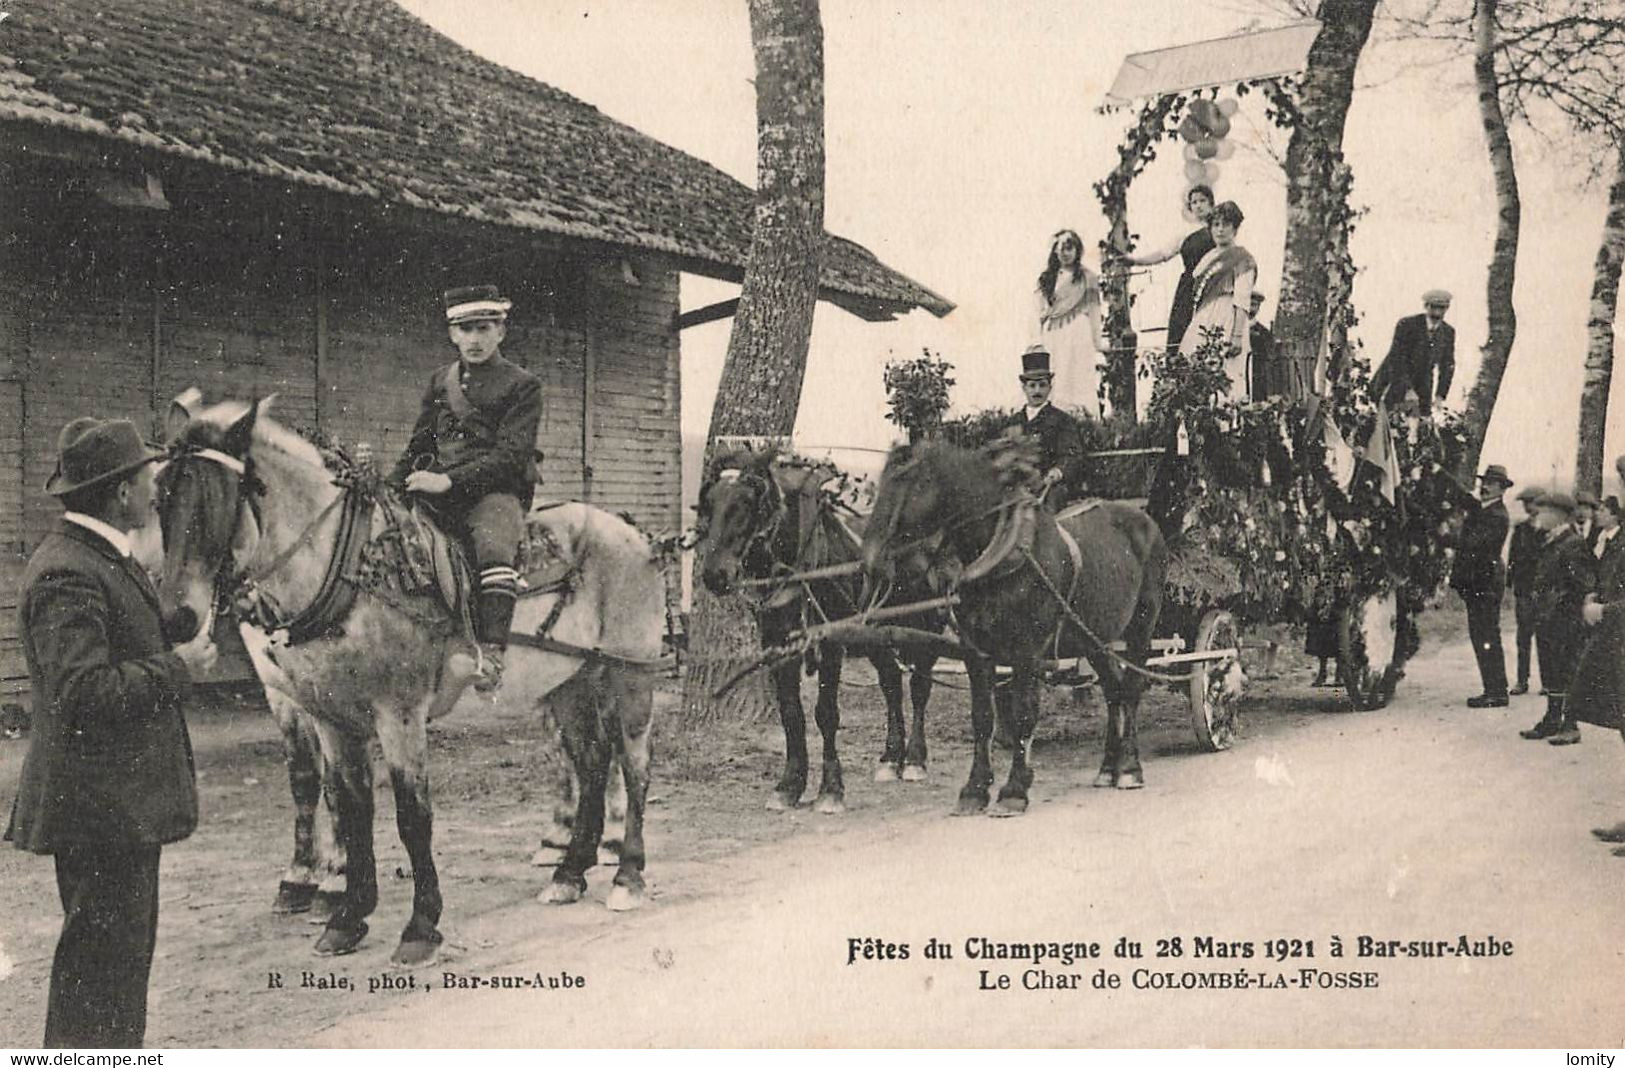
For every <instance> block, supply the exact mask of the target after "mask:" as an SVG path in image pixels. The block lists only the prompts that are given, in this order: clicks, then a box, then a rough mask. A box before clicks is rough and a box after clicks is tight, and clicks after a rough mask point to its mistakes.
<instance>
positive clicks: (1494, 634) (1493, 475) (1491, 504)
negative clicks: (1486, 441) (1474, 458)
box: [1450, 464, 1512, 708]
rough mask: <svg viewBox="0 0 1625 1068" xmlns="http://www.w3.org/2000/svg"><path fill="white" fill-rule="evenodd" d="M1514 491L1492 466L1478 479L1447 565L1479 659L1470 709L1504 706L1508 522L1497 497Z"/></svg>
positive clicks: (1497, 467)
mask: <svg viewBox="0 0 1625 1068" xmlns="http://www.w3.org/2000/svg"><path fill="white" fill-rule="evenodd" d="M1510 488H1512V480H1511V479H1510V478H1508V477H1507V469H1506V468H1505V467H1502V466H1501V465H1500V464H1490V465H1489V466H1488V467H1486V468H1485V469H1484V473H1483V474H1482V475H1479V476H1478V503H1477V506H1476V507H1475V508H1474V509H1473V510H1472V511H1470V512H1468V513H1467V519H1466V521H1465V522H1463V523H1462V526H1461V541H1460V544H1459V545H1458V546H1457V548H1456V559H1455V563H1453V564H1452V565H1451V567H1450V586H1451V588H1452V589H1454V590H1455V591H1456V592H1457V593H1459V594H1461V599H1462V600H1463V601H1465V602H1466V604H1467V636H1468V638H1469V639H1471V641H1472V643H1473V655H1474V656H1475V657H1477V658H1478V679H1479V682H1480V683H1481V684H1482V686H1483V690H1482V692H1481V693H1480V694H1479V695H1478V696H1477V697H1469V698H1468V699H1467V707H1469V708H1505V707H1506V704H1507V663H1506V653H1505V652H1504V651H1503V650H1502V648H1501V594H1502V593H1503V592H1504V591H1505V588H1506V581H1505V576H1504V575H1503V573H1502V570H1501V547H1502V546H1503V545H1505V544H1506V540H1507V527H1508V526H1509V525H1510V523H1511V520H1510V518H1509V517H1508V516H1507V509H1506V505H1504V504H1502V503H1501V497H1502V496H1503V495H1504V494H1505V493H1506V491H1507V490H1508V489H1510Z"/></svg>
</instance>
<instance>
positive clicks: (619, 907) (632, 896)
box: [604, 883, 643, 912]
mask: <svg viewBox="0 0 1625 1068" xmlns="http://www.w3.org/2000/svg"><path fill="white" fill-rule="evenodd" d="M604 904H605V905H606V906H608V907H609V911H611V912H631V911H632V910H633V909H641V908H642V907H643V891H642V890H634V889H632V888H631V887H629V886H621V885H620V884H619V883H617V884H616V885H614V886H612V887H610V888H609V897H608V898H606V899H605V900H604Z"/></svg>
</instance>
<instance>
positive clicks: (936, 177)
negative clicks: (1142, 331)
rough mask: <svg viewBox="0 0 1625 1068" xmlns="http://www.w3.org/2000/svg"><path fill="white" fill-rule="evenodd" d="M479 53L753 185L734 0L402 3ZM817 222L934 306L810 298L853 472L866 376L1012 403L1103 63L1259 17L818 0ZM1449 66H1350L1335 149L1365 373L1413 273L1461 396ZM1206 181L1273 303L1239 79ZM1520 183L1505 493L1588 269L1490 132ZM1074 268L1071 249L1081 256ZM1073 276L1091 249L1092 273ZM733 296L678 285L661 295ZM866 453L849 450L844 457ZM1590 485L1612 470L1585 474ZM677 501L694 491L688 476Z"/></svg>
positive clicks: (1276, 215)
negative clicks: (1224, 141) (1229, 123)
mask: <svg viewBox="0 0 1625 1068" xmlns="http://www.w3.org/2000/svg"><path fill="white" fill-rule="evenodd" d="M403 2H404V6H405V7H407V9H408V10H410V11H412V12H414V13H415V14H417V15H418V16H420V17H421V18H423V19H424V20H425V21H427V22H428V23H429V24H430V25H432V26H434V27H435V28H436V29H438V30H440V31H441V32H443V33H445V34H447V35H448V36H450V37H451V38H453V39H454V40H456V41H458V42H459V43H460V44H462V45H464V46H465V47H468V48H470V49H472V50H473V51H475V52H478V53H479V54H481V55H483V56H486V57H488V58H490V59H493V60H495V61H497V62H499V63H502V64H505V65H506V66H509V67H512V68H514V69H515V70H518V71H521V72H523V73H525V74H528V75H530V76H532V77H535V78H537V79H539V80H541V81H545V82H547V83H549V84H551V85H554V86H556V87H558V88H560V89H563V90H565V91H567V92H569V93H571V94H573V95H575V96H577V97H579V98H581V99H582V100H584V101H586V102H588V103H590V104H593V105H594V106H596V107H597V108H598V109H599V110H601V111H603V112H604V113H606V114H608V115H610V116H611V117H613V118H615V119H618V120H620V121H623V122H626V123H628V124H630V125H632V126H634V127H637V128H638V129H640V130H642V131H643V132H645V133H647V134H649V135H651V136H653V137H656V138H658V139H660V140H662V141H665V142H666V143H668V144H671V145H673V146H676V147H677V148H680V149H682V150H684V151H686V152H688V153H690V154H692V155H695V156H698V157H700V158H702V159H705V160H707V161H709V162H710V163H712V164H714V165H716V166H718V167H720V168H721V169H722V170H724V171H726V172H728V173H729V174H731V175H733V176H735V177H737V178H739V179H740V180H741V181H744V182H746V183H747V184H752V185H754V179H755V167H756V126H755V95H754V92H755V91H754V87H753V85H752V77H753V75H754V64H753V58H752V53H751V43H750V27H749V20H748V16H747V9H746V5H745V2H744V0H658V2H657V0H613V2H596V0H595V2H585V0H574V2H566V0H403ZM822 16H823V25H824V38H825V70H826V75H825V77H826V84H825V93H826V101H825V124H826V156H827V170H828V173H827V181H826V207H825V221H826V226H827V228H828V229H829V230H831V231H832V232H834V233H838V234H841V235H842V236H845V237H848V238H851V239H852V240H855V241H857V242H859V243H861V244H863V245H865V246H867V247H868V248H870V249H871V250H873V251H874V252H875V253H876V254H877V255H878V256H879V257H880V258H881V259H882V260H883V261H884V262H886V263H887V264H888V265H890V266H891V267H893V268H895V269H896V270H899V271H901V272H903V273H904V274H906V275H908V276H910V277H912V278H914V279H916V280H918V281H920V282H922V283H924V284H925V285H927V286H929V287H930V288H931V289H933V290H935V291H936V292H938V293H940V294H942V295H943V296H945V297H947V298H948V299H949V300H951V301H953V302H955V303H956V304H957V305H958V307H957V309H956V310H955V311H954V312H953V313H951V314H950V315H948V316H947V317H946V318H944V319H941V320H938V319H935V318H934V317H932V316H930V315H929V314H927V313H925V312H914V313H911V314H909V315H907V316H904V317H903V318H901V319H899V320H898V321H896V322H893V323H886V324H872V323H866V322H863V321H861V320H859V319H857V318H855V317H853V316H850V315H848V314H847V313H845V312H843V311H841V310H840V309H838V308H835V307H833V306H831V305H820V306H819V310H818V313H817V316H816V318H815V321H814V329H813V339H812V346H811V355H810V358H809V363H808V370H807V378H806V386H805V390H804V392H803V396H802V405H801V412H800V415H799V417H798V420H797V425H796V442H797V445H798V446H799V447H803V448H805V449H807V450H809V451H817V450H819V449H821V448H823V447H827V446H835V445H839V446H843V449H842V451H841V452H840V453H837V454H836V455H837V456H838V457H839V458H840V459H842V460H843V462H845V463H846V464H847V465H848V466H851V467H856V468H859V469H864V468H870V467H873V466H875V465H877V464H878V462H879V460H880V459H881V458H882V451H883V450H884V449H885V447H886V446H887V445H888V444H889V443H890V442H891V441H892V440H894V438H895V437H896V435H897V430H896V428H895V427H893V426H892V425H891V424H890V423H888V422H886V421H885V393H884V389H883V387H882V385H881V374H882V368H883V366H884V364H885V362H886V361H887V360H888V359H894V358H908V357H912V356H915V355H918V354H919V353H920V351H921V350H922V349H925V348H929V349H930V350H931V351H933V352H936V353H938V354H940V355H941V356H943V357H944V358H946V359H947V360H948V361H950V362H951V363H952V364H953V365H954V371H953V377H954V378H955V380H956V382H957V385H956V386H955V388H954V392H953V401H954V407H955V409H956V410H957V411H969V410H974V409H977V408H981V407H985V406H988V405H994V404H997V405H1002V406H1006V407H1012V406H1014V405H1015V404H1017V403H1018V402H1019V399H1020V394H1019V390H1018V388H1017V384H1016V373H1017V371H1018V369H1019V354H1020V353H1021V351H1022V349H1023V348H1024V347H1025V346H1026V345H1027V343H1028V342H1029V341H1030V340H1032V336H1033V328H1032V325H1031V323H1030V321H1029V318H1030V315H1031V309H1032V291H1033V287H1034V284H1035V280H1036V276H1037V274H1038V272H1039V271H1040V270H1041V269H1042V268H1043V265H1044V257H1045V255H1046V253H1047V249H1048V242H1049V237H1050V235H1051V234H1052V233H1054V232H1055V231H1056V230H1057V229H1060V228H1062V227H1070V228H1072V229H1076V230H1078V231H1080V232H1081V233H1082V235H1083V237H1084V242H1085V245H1086V246H1087V247H1089V248H1091V249H1092V248H1093V247H1094V244H1095V242H1097V241H1098V240H1099V239H1100V237H1101V236H1102V235H1103V232H1104V228H1105V222H1104V219H1103V217H1102V215H1101V212H1100V208H1099V205H1098V203H1097V201H1096V200H1095V198H1094V194H1093V192H1092V190H1091V186H1092V184H1093V183H1094V182H1095V181H1097V180H1098V179H1100V178H1101V177H1103V176H1104V175H1105V174H1106V172H1107V170H1108V169H1109V167H1110V166H1111V164H1112V163H1113V162H1114V161H1115V158H1116V147H1117V145H1118V143H1119V141H1120V140H1121V138H1122V135H1123V133H1124V131H1125V130H1126V128H1127V126H1128V124H1129V121H1130V117H1131V116H1130V113H1128V112H1118V113H1115V114H1109V115H1101V114H1098V113H1097V107H1098V106H1099V105H1100V104H1101V103H1102V102H1103V97H1104V93H1105V90H1106V88H1107V87H1108V86H1109V85H1110V83H1111V80H1112V78H1113V76H1114V75H1115V73H1116V71H1117V69H1118V67H1119V65H1120V64H1121V62H1122V60H1123V57H1124V56H1125V55H1126V54H1127V53H1130V52H1136V51H1143V50H1148V49H1154V48H1162V47H1166V46H1169V45H1173V44H1182V43H1187V42H1191V41H1196V40H1202V39H1205V38H1210V37H1216V36H1221V35H1225V34H1229V33H1234V32H1236V31H1238V30H1243V29H1247V28H1265V27H1269V26H1275V25H1281V24H1284V23H1285V22H1286V21H1288V20H1287V19H1285V18H1283V17H1281V16H1277V15H1270V14H1267V13H1264V12H1262V11H1260V10H1257V9H1254V8H1251V7H1249V0H1219V2H1215V3H1208V4H1197V3H1191V2H1189V0H1133V2H1119V0H1110V2H1087V0H1077V2H1072V3H1065V4H1061V3H1055V2H1054V0H1048V2H1035V0H889V2H887V3H884V4H881V3H876V2H874V0H823V4H822ZM1471 77H1472V75H1471V67H1470V63H1469V61H1468V60H1466V59H1462V58H1457V59H1447V58H1445V57H1440V56H1437V55H1434V54H1431V53H1427V54H1424V53H1422V52H1420V51H1418V50H1417V49H1416V48H1415V47H1411V46H1404V45H1398V44H1377V45H1373V46H1371V47H1368V49H1367V51H1366V53H1365V55H1364V56H1363V57H1362V61H1361V66H1360V71H1359V77H1358V79H1357V81H1358V86H1357V91H1356V94H1355V98H1354V104H1353V107H1352V109H1351V111H1350V114H1349V121H1348V130H1347V134H1346V138H1345V150H1346V153H1347V156H1348V158H1349V161H1350V163H1351V165H1352V166H1353V169H1354V175H1355V187H1354V196H1353V200H1354V203H1355V205H1356V206H1357V207H1361V208H1364V209H1365V211H1366V215H1365V216H1364V217H1363V218H1362V219H1361V221H1360V223H1359V227H1358V230H1357V231H1356V233H1355V236H1354V242H1353V252H1354V257H1355V260H1356V262H1357V264H1358V265H1359V267H1360V268H1361V273H1360V275H1359V277H1358V279H1357V280H1356V284H1355V293H1354V299H1355V303H1356V305H1357V307H1358V309H1359V311H1360V314H1361V316H1362V320H1363V322H1362V327H1361V329H1360V331H1359V332H1358V334H1357V336H1358V337H1360V338H1361V340H1363V342H1364V344H1365V353H1366V355H1367V356H1368V357H1369V358H1370V359H1371V360H1372V362H1373V364H1375V363H1376V362H1377V361H1378V360H1380V359H1381V358H1382V356H1383V355H1384V354H1385V353H1386V351H1387V346H1388V341H1389V338H1390V337H1391V335H1392V330H1393V324H1394V321H1395V320H1396V319H1397V318H1399V317H1401V316H1404V315H1409V314H1413V313H1415V312H1419V311H1420V310H1421V294H1422V292H1423V291H1424V290H1427V289H1430V288H1434V287H1442V288H1445V289H1448V290H1450V291H1452V292H1453V293H1454V294H1455V298H1456V299H1455V303H1454V305H1453V306H1452V308H1451V312H1450V321H1451V322H1453V323H1454V324H1455V326H1456V331H1457V372H1456V377H1455V384H1454V386H1453V387H1452V389H1451V396H1450V398H1449V400H1448V402H1447V403H1449V404H1451V405H1452V406H1454V407H1456V408H1458V409H1459V408H1460V407H1461V406H1462V404H1463V402H1464V399H1465V396H1466V393H1467V390H1468V389H1469V388H1470V387H1471V385H1472V383H1473V380H1474V378H1475V376H1476V374H1477V367H1478V348H1479V346H1480V345H1481V344H1482V343H1483V341H1484V340H1485V337H1486V332H1487V326H1486V322H1487V320H1486V298H1485V277H1486V272H1487V269H1488V264H1489V257H1490V249H1491V243H1492V241H1493V238H1494V230H1495V219H1496V213H1495V199H1494V188H1493V184H1492V177H1491V173H1490V168H1489V162H1488V157H1487V154H1486V151H1485V148H1484V138H1483V133H1482V130H1481V128H1480V125H1479V119H1478V112H1477V105H1476V100H1475V96H1474V92H1473V89H1472V81H1471ZM1238 119H1239V121H1238V123H1237V129H1236V132H1234V133H1232V140H1235V141H1237V142H1238V145H1239V147H1240V151H1238V152H1237V154H1236V156H1235V157H1234V158H1233V159H1231V160H1229V161H1227V162H1225V163H1224V164H1222V165H1221V167H1222V170H1221V176H1220V180H1219V182H1218V183H1217V186H1216V189H1217V193H1218V196H1219V198H1220V199H1234V200H1236V201H1237V202H1239V203H1240V204H1241V206H1242V208H1243V209H1244V210H1245V212H1246V214H1247V221H1246V222H1245V224H1244V225H1243V227H1242V230H1241V233H1240V235H1239V237H1238V240H1239V242H1240V243H1241V244H1242V245H1244V246H1246V247H1247V248H1248V249H1249V250H1250V251H1252V253H1253V254H1254V256H1255V257H1256V258H1257V259H1258V261H1259V286H1258V288H1260V289H1261V290H1262V291H1263V292H1264V293H1265V295H1266V297H1267V301H1266V304H1265V308H1264V318H1265V319H1266V320H1268V318H1270V317H1271V316H1272V315H1273V311H1274V307H1275V296H1276V292H1277V286H1278V279H1279V277H1280V270H1281V258H1282V242H1283V239H1284V235H1285V182H1284V179H1283V176H1282V174H1281V170H1280V166H1279V163H1278V162H1277V160H1278V158H1279V156H1280V155H1283V154H1284V151H1285V143H1286V141H1285V135H1284V134H1283V133H1281V132H1280V131H1275V130H1273V129H1272V128H1271V126H1270V124H1269V122H1268V120H1267V119H1266V118H1265V117H1264V114H1263V106H1262V101H1261V100H1260V98H1259V97H1257V96H1256V95H1253V96H1249V97H1248V98H1246V99H1245V100H1244V101H1242V103H1241V110H1240V114H1239V116H1238ZM1514 153H1515V156H1516V159H1517V165H1518V178H1519V182H1520V186H1521V191H1522V195H1523V227H1522V244H1521V248H1520V254H1519V260H1518V282H1517V290H1516V299H1515V305H1516V309H1517V314H1518V337H1517V343H1516V345H1515V348H1514V351H1513V354H1512V358H1511V361H1510V363H1509V368H1508V371H1507V375H1506V378H1505V379H1504V381H1503V383H1502V387H1501V394H1500V399H1499V402H1498V404H1497V408H1496V412H1495V418H1494V420H1493V422H1492V424H1491V427H1490V434H1489V440H1488V442H1487V444H1486V448H1485V451H1484V461H1485V462H1486V463H1489V462H1500V463H1504V464H1505V465H1506V466H1507V468H1508V469H1509V471H1510V472H1511V474H1512V476H1513V478H1514V479H1515V480H1517V481H1518V482H1519V483H1520V485H1522V484H1528V483H1539V484H1542V485H1549V484H1554V483H1555V484H1560V485H1564V486H1568V485H1570V484H1571V483H1572V477H1573V456H1574V450H1575V437H1576V433H1577V427H1578V419H1579V416H1578V405H1579V394H1580V383H1581V378H1582V367H1583V361H1584V356H1585V348H1586V332H1585V323H1586V319H1587V315H1588V312H1589V300H1590V289H1591V280H1592V264H1593V261H1594V259H1595V257H1596V253H1597V246H1598V242H1599V240H1600V236H1601V226H1602V220H1603V215H1604V209H1605V195H1606V188H1605V183H1603V182H1598V183H1595V184H1590V185H1588V184H1586V183H1585V182H1584V180H1583V179H1584V168H1583V167H1582V166H1580V165H1579V160H1580V153H1579V152H1578V150H1576V149H1575V148H1574V147H1573V146H1572V145H1569V144H1566V143H1564V142H1563V141H1562V140H1561V139H1558V140H1555V141H1547V140H1542V139H1541V138H1538V137H1536V136H1533V135H1531V134H1529V133H1527V132H1526V131H1524V130H1521V129H1515V131H1514ZM1184 184H1185V182H1184V177H1183V175H1182V173H1181V163H1180V161H1179V159H1178V155H1177V151H1175V150H1172V149H1170V150H1167V151H1164V153H1163V154H1162V155H1161V156H1160V157H1159V158H1158V159H1157V160H1156V161H1154V162H1153V163H1152V164H1151V166H1150V167H1149V168H1148V169H1147V171H1146V172H1145V173H1144V174H1143V175H1142V176H1141V178H1140V179H1139V180H1138V181H1137V182H1136V184H1135V186H1134V188H1133V191H1132V193H1131V196H1130V204H1129V217H1130V223H1131V226H1132V228H1133V229H1134V230H1136V231H1137V232H1138V233H1140V234H1141V235H1142V241H1143V242H1149V243H1153V244H1163V243H1165V242H1166V241H1168V240H1170V239H1173V238H1176V237H1178V236H1180V235H1181V234H1183V233H1184V232H1185V231H1186V230H1187V229H1188V225H1187V224H1186V223H1185V222H1184V220H1183V219H1181V218H1180V215H1179V210H1178V207H1179V199H1180V195H1181V193H1182V191H1183V189H1184ZM1091 262H1093V261H1091ZM1094 265H1095V266H1098V263H1094ZM1176 277H1177V266H1175V265H1174V264H1168V265H1166V266H1165V267H1163V268H1161V273H1158V274H1154V275H1153V276H1151V277H1150V278H1149V279H1148V280H1147V282H1146V283H1145V284H1146V286H1147V291H1146V293H1145V294H1144V296H1143V297H1142V302H1141V305H1140V306H1139V307H1140V311H1139V312H1138V318H1137V322H1138V323H1139V325H1141V326H1142V327H1143V326H1145V325H1152V324H1154V323H1156V321H1157V320H1158V319H1159V318H1161V317H1162V315H1161V313H1160V311H1159V309H1160V308H1161V307H1163V306H1165V304H1166V301H1167V299H1168V295H1169V294H1170V293H1171V292H1172V288H1173V284H1174V281H1175V279H1176ZM736 291H737V287H735V286H732V285H728V284H724V283H719V282H715V281H712V280H709V279H704V278H698V277H695V276H690V275H685V276H684V277H683V284H682V301H683V306H684V308H685V309H688V308H696V307H701V306H704V305H706V304H710V303H713V302H714V301H717V300H721V299H725V298H727V297H729V296H733V295H736ZM729 329H730V321H723V322H719V323H714V324H710V325H707V326H702V327H697V328H693V329H690V330H687V331H684V333H683V335H682V374H683V379H682V391H683V398H682V399H683V416H682V418H683V432H684V436H685V439H686V440H693V439H695V438H699V439H703V437H704V434H705V429H706V426H707V423H708V421H709V418H710V414H711V407H712V402H713V399H714V396H715V391H716V383H717V380H718V378H719V376H720V374H721V367H722V360H723V357H724V355H725V353H726V349H727V342H728V333H729ZM1621 393H1625V389H1621V390H1616V391H1615V395H1614V396H1613V398H1612V403H1611V404H1610V418H1609V440H1608V453H1607V455H1609V456H1610V457H1612V456H1613V455H1614V454H1615V453H1616V452H1618V451H1621V450H1625V397H1621V396H1620V394H1621ZM868 450H873V451H868ZM1605 485H1606V486H1607V488H1608V490H1609V492H1615V491H1617V488H1618V487H1617V483H1616V482H1615V480H1614V476H1613V474H1612V470H1611V465H1610V470H1609V472H1608V473H1607V481H1606V483H1605ZM687 489H688V490H689V492H690V493H692V492H693V487H692V486H690V487H687Z"/></svg>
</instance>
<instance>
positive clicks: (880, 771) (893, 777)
mask: <svg viewBox="0 0 1625 1068" xmlns="http://www.w3.org/2000/svg"><path fill="white" fill-rule="evenodd" d="M896 781H897V766H896V765H894V764H881V765H880V766H879V767H877V768H875V782H896Z"/></svg>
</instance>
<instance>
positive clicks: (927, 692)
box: [903, 656, 937, 782]
mask: <svg viewBox="0 0 1625 1068" xmlns="http://www.w3.org/2000/svg"><path fill="white" fill-rule="evenodd" d="M936 663H937V658H936V657H934V656H929V657H920V658H918V659H916V660H915V661H914V662H913V664H911V665H910V668H911V670H910V675H909V683H908V696H909V700H910V701H911V702H912V703H913V705H914V723H913V725H912V726H913V729H912V730H911V731H909V735H908V744H907V745H906V746H905V747H904V750H903V781H904V782H924V781H925V768H926V751H925V706H926V703H927V702H929V701H930V700H931V687H932V686H933V685H934V684H935V681H936V680H935V679H933V678H932V677H931V669H932V668H933V667H935V666H936Z"/></svg>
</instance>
